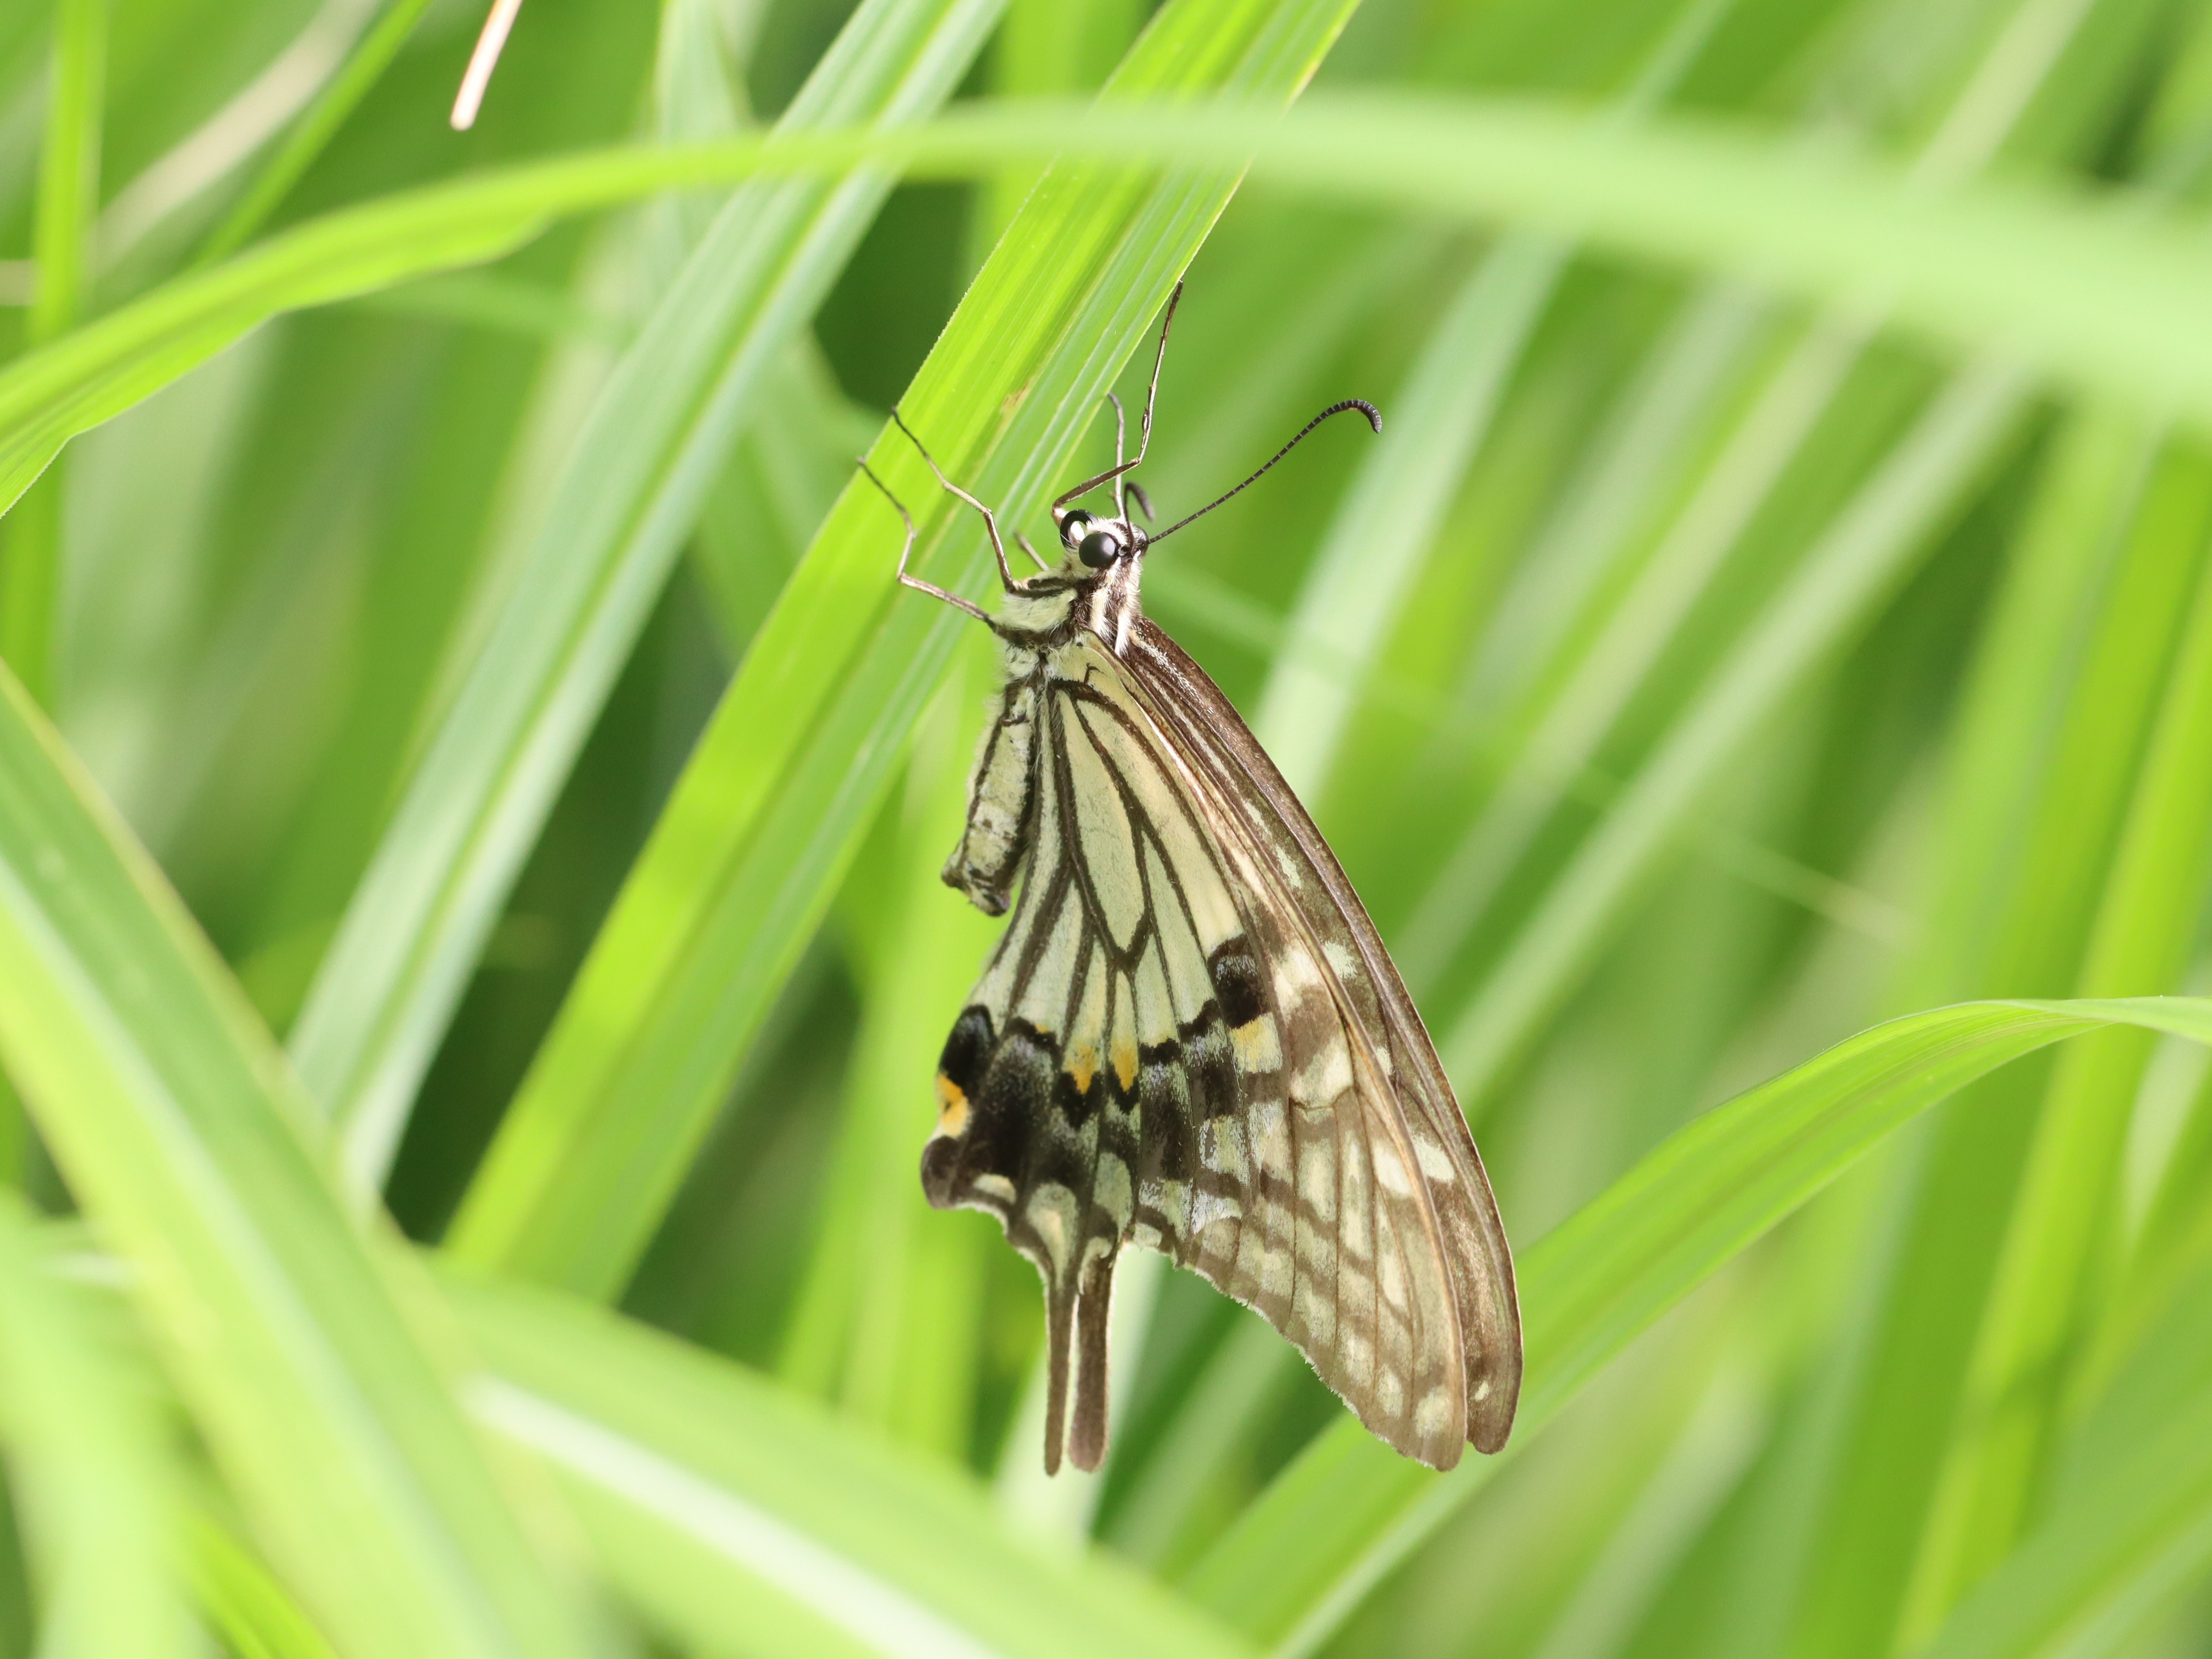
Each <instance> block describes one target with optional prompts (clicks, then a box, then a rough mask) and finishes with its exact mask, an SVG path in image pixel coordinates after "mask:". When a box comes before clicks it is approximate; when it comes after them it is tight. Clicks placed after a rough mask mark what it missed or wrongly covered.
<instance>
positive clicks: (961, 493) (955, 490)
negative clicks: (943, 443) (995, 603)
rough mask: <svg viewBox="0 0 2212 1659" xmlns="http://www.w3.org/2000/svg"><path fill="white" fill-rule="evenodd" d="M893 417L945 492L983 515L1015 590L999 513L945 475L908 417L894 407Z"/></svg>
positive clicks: (1004, 579)
mask: <svg viewBox="0 0 2212 1659" xmlns="http://www.w3.org/2000/svg"><path fill="white" fill-rule="evenodd" d="M891 419H893V420H894V421H896V422H898V429H899V430H900V431H902V432H903V433H905V434H906V435H907V438H908V441H910V442H911V443H912V444H913V445H914V447H915V448H916V449H918V450H921V459H923V460H925V461H927V462H928V463H929V470H930V471H932V472H934V473H935V474H936V475H937V482H938V483H940V484H942V485H944V486H945V494H946V495H951V496H954V497H956V498H957V499H958V500H960V501H965V502H967V503H968V505H969V506H970V507H974V508H975V510H976V511H977V512H978V513H981V514H982V515H983V528H984V529H985V530H987V531H988V532H990V535H991V551H992V553H993V554H994V556H996V557H997V559H998V561H999V581H1000V585H1001V586H1004V587H1005V589H1006V592H1009V593H1011V592H1013V591H1014V568H1013V566H1012V565H1011V564H1008V563H1007V562H1006V543H1005V542H1004V541H1002V540H1001V539H1000V536H999V515H998V514H997V513H994V512H993V511H992V510H991V509H990V508H989V507H986V506H984V505H983V503H982V502H981V501H977V500H976V499H975V497H974V496H973V495H969V493H968V492H967V491H966V490H964V489H962V488H961V487H960V486H959V485H958V484H957V483H953V482H952V480H951V479H950V478H948V477H945V469H944V468H943V467H941V466H939V465H938V464H937V457H935V456H934V455H933V454H931V453H929V450H928V448H927V446H925V445H924V444H923V443H922V441H921V439H919V438H917V437H915V435H914V428H912V427H910V426H908V424H907V423H906V417H905V416H903V415H901V414H900V413H899V412H898V410H896V409H894V410H891Z"/></svg>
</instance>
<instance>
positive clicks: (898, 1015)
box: [779, 637, 998, 1462]
mask: <svg viewBox="0 0 2212 1659" xmlns="http://www.w3.org/2000/svg"><path fill="white" fill-rule="evenodd" d="M963 654H964V657H965V660H964V661H963V662H962V663H959V664H957V665H956V666H955V669H954V671H953V673H952V674H951V677H950V678H948V679H947V681H946V684H945V689H944V690H943V691H942V692H941V693H940V694H939V698H938V701H937V702H936V704H935V706H934V707H933V709H932V711H931V713H930V714H929V715H928V716H927V719H926V722H925V727H926V729H925V731H924V732H923V733H922V734H921V741H918V742H917V743H916V744H915V757H914V760H913V762H912V763H911V764H910V765H909V767H908V782H907V792H906V799H905V800H904V802H903V803H902V811H900V814H899V816H900V819H901V822H900V824H899V826H898V833H897V836H896V838H895V840H894V842H893V845H895V846H896V848H897V851H896V856H895V859H894V867H895V870H896V875H895V877H894V878H893V879H892V880H891V881H890V883H889V884H887V888H886V900H887V903H886V908H887V910H888V914H887V915H882V916H880V917H879V918H877V919H876V925H875V926H874V927H873V928H872V930H871V931H872V933H873V937H872V938H871V939H866V940H865V941H863V942H862V945H861V949H860V957H861V960H862V967H861V971H862V973H863V974H864V975H865V983H866V991H865V1003H864V1014H863V1018H862V1024H861V1028H860V1035H859V1036H858V1038H857V1039H856V1040H855V1042H854V1053H853V1059H852V1065H851V1070H850V1073H848V1078H847V1080H846V1088H845V1108H844V1110H845V1121H844V1122H843V1124H842V1127H841V1128H840V1131H839V1137H838V1141H837V1145H836V1149H835V1150H834V1151H833V1152H832V1153H831V1156H830V1160H829V1169H828V1170H827V1172H826V1173H825V1174H824V1176H823V1202H822V1206H821V1211H820V1214H819V1217H818V1218H817V1223H816V1240H815V1245H814V1249H813V1251H812V1253H811V1255H810V1257H809V1259H808V1263H807V1268H806V1273H805V1279H803V1280H802V1281H801V1286H800V1289H799V1294H798V1297H797V1301H796V1304H795V1305H794V1307H793V1311H792V1314H791V1317H790V1322H789V1324H788V1326H787V1331H786V1335H785V1340H784V1345H783V1353H782V1358H781V1363H780V1364H779V1370H781V1372H782V1373H783V1374H784V1376H786V1377H787V1378H788V1379H789V1380H791V1381H793V1382H794V1383H798V1384H799V1385H800V1386H802V1387H807V1386H810V1385H811V1388H812V1389H813V1391H815V1392H817V1393H820V1394H823V1395H826V1396H827V1397H829V1398H830V1399H833V1400H835V1401H837V1402H838V1403H839V1404H841V1405H842V1407H843V1408H844V1410H845V1411H846V1412H847V1413H848V1414H849V1415H851V1416H853V1417H855V1418H857V1419H860V1421H862V1422H866V1423H872V1424H874V1425H877V1426H878V1427H879V1428H881V1429H883V1430H884V1431H887V1432H889V1433H890V1434H891V1435H893V1436H895V1437H897V1438H899V1439H901V1440H903V1441H905V1442H906V1443H908V1444H912V1445H917V1446H923V1447H927V1448H928V1449H932V1450H934V1451H936V1452H937V1453H939V1455H942V1456H944V1457H945V1459H946V1460H947V1461H948V1462H960V1461H962V1460H963V1458H964V1457H965V1455H966V1453H967V1449H968V1443H969V1437H970V1429H971V1427H972V1425H973V1419H974V1404H975V1401H974V1394H975V1368H976V1358H977V1353H978V1350H979V1348H980V1346H981V1337H980V1330H981V1324H980V1313H981V1308H980V1303H981V1290H982V1285H981V1272H982V1269H983V1265H984V1263H983V1259H982V1257H981V1255H980V1254H979V1252H978V1247H979V1246H981V1247H983V1248H990V1247H991V1240H990V1237H989V1231H990V1229H989V1224H988V1222H987V1221H986V1222H985V1223H984V1224H983V1225H982V1226H981V1228H980V1229H979V1228H977V1227H975V1226H973V1225H967V1221H968V1218H960V1219H957V1220H951V1221H950V1225H945V1222H946V1221H947V1220H948V1219H949V1218H939V1217H938V1216H936V1215H935V1214H934V1213H933V1212H932V1211H931V1209H930V1207H929V1205H928V1201H927V1200H926V1199H925V1198H924V1197H923V1196H922V1193H921V1185H920V1183H919V1182H916V1181H915V1157H916V1156H917V1154H916V1152H915V1148H916V1147H917V1146H919V1144H920V1142H921V1138H922V1136H923V1135H924V1134H925V1133H927V1125H928V1121H929V1119H928V1111H929V1108H928V1102H927V1096H926V1095H925V1094H923V1093H921V1092H920V1091H917V1090H916V1089H915V1086H914V1085H915V1079H921V1078H927V1077H928V1076H929V1075H930V1073H931V1072H932V1070H933V1068H934V1067H935V1066H936V1063H937V1056H938V1054H939V1051H940V1050H942V1048H944V1046H945V1032H947V1031H948V1030H951V1028H952V1021H953V1019H954V1018H955V1017H956V1016H957V1014H958V1013H959V1012H960V1008H961V1005H962V1003H963V1001H964V1000H966V998H967V995H968V987H969V984H970V983H971V982H972V981H973V980H974V978H975V973H976V969H977V968H978V967H979V965H980V964H981V963H982V961H983V959H984V957H985V956H986V955H987V954H988V952H989V950H990V946H991V941H992V939H993V938H994V936H995V935H996V933H997V931H998V928H997V925H996V924H995V923H994V921H991V920H990V919H989V918H987V917H986V916H984V915H981V913H980V912H978V911H977V910H975V908H974V907H972V906H970V905H966V904H961V903H957V902H945V900H946V899H947V898H948V897H949V895H947V894H946V893H945V891H944V890H943V888H942V887H941V886H940V884H939V883H938V881H937V879H936V877H937V872H938V870H939V866H942V864H943V863H944V861H945V849H946V848H949V847H951V845H952V844H953V843H954V842H956V841H957V840H958V839H959V834H960V824H961V819H962V817H963V813H964V811H965V809H966V806H967V796H968V774H969V768H970V766H971V765H972V763H973V759H974V748H975V714H976V711H977V710H978V709H979V708H982V707H983V705H984V702H985V701H986V697H987V690H988V687H989V684H990V680H991V668H992V664H991V660H990V654H989V647H988V644H987V641H985V640H983V639H982V638H981V637H978V638H975V639H971V640H969V641H966V642H965V644H964V647H963Z"/></svg>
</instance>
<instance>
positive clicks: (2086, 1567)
mask: <svg viewBox="0 0 2212 1659" xmlns="http://www.w3.org/2000/svg"><path fill="white" fill-rule="evenodd" d="M2207 1561H2212V1400H2207V1399H2204V1398H2203V1397H2201V1396H2200V1397H2199V1398H2198V1399H2197V1401H2195V1402H2194V1404H2193V1405H2192V1406H2191V1407H2188V1408H2186V1409H2185V1410H2183V1411H2181V1412H2179V1413H2176V1414H2175V1416H2174V1417H2173V1418H2172V1419H2171V1420H2170V1421H2167V1422H2165V1423H2163V1424H2160V1425H2158V1429H2157V1431H2156V1432H2154V1433H2152V1434H2148V1435H2146V1436H2145V1437H2143V1439H2142V1443H2140V1444H2139V1445H2137V1446H2136V1447H2134V1448H2132V1449H2130V1454H2129V1455H2127V1456H2125V1457H2124V1458H2121V1459H2118V1460H2117V1461H2115V1462H2113V1463H2112V1465H2110V1466H2109V1467H2108V1468H2106V1469H2104V1470H2102V1471H2101V1472H2100V1478H2099V1479H2097V1480H2094V1481H2091V1482H2086V1483H2084V1484H2083V1486H2081V1487H2080V1488H2078V1489H2077V1490H2075V1492H2073V1493H2072V1494H2071V1501H2069V1503H2068V1504H2066V1505H2065V1507H2064V1508H2063V1509H2062V1510H2057V1512H2055V1513H2054V1514H2053V1515H2052V1516H2051V1517H2050V1520H2049V1522H2048V1523H2047V1524H2046V1525H2045V1527H2043V1528H2041V1529H2040V1530H2039V1531H2037V1532H2035V1533H2033V1534H2030V1535H2029V1536H2028V1537H2027V1539H2025V1540H2024V1541H2022V1542H2021V1546H2020V1547H2019V1548H2018V1549H2016V1550H2015V1551H2014V1552H2013V1553H2012V1554H2011V1555H2010V1556H2009V1557H2008V1558H2007V1559H2006V1560H2005V1562H2004V1564H2003V1565H2002V1566H2000V1567H1999V1568H1998V1569H1997V1570H1996V1571H1994V1572H1992V1573H1991V1574H1990V1576H1989V1577H1987V1578H1986V1579H1985V1580H1984V1581H1983V1583H1981V1584H1980V1585H1979V1586H1978V1588H1977V1589H1975V1590H1974V1591H1973V1593H1972V1595H1968V1596H1967V1597H1966V1600H1965V1601H1962V1602H1961V1603H1960V1606H1959V1607H1958V1610H1957V1611H1956V1612H1955V1613H1953V1614H1952V1616H1951V1618H1950V1619H1949V1620H1948V1622H1946V1623H1945V1625H1944V1626H1943V1627H1942V1630H1941V1631H1940V1632H1938V1633H1937V1635H1936V1638H1935V1640H1934V1641H1933V1642H1931V1643H1929V1644H1928V1645H1926V1646H1923V1647H1920V1648H1917V1649H1916V1650H1915V1651H1916V1652H1917V1654H1918V1655H1919V1656H1921V1659H2031V1656H2038V1655H2053V1656H2056V1655H2058V1654H2062V1653H2099V1652H2112V1651H2116V1650H2121V1649H2120V1643H2121V1639H2122V1638H2124V1637H2126V1636H2127V1635H2128V1634H2129V1633H2130V1630H2131V1627H2132V1626H2134V1625H2135V1624H2136V1621H2137V1620H2139V1619H2140V1618H2141V1617H2142V1614H2143V1613H2146V1612H2148V1611H2151V1610H2154V1608H2155V1607H2156V1606H2157V1604H2158V1601H2159V1600H2160V1598H2161V1597H2162V1596H2165V1595H2170V1594H2172V1593H2173V1592H2174V1591H2176V1590H2179V1589H2183V1588H2184V1587H2185V1586H2186V1585H2187V1584H2188V1583H2190V1582H2191V1580H2192V1579H2194V1578H2196V1577H2199V1576H2201V1575H2202V1573H2203V1570H2204V1565H2205V1563H2206V1562H2207Z"/></svg>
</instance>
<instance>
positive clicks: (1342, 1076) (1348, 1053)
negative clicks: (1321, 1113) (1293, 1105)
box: [1297, 1042, 1352, 1106]
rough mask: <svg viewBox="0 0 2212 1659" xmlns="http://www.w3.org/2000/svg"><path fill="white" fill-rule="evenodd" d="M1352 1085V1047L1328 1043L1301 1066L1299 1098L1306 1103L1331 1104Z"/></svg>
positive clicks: (1298, 1075) (1302, 1103)
mask: <svg viewBox="0 0 2212 1659" xmlns="http://www.w3.org/2000/svg"><path fill="white" fill-rule="evenodd" d="M1351 1087H1352V1050H1351V1048H1349V1047H1348V1046H1347V1045H1346V1044H1345V1043H1342V1042H1324V1043H1323V1044H1322V1046H1321V1047H1320V1048H1318V1049H1316V1051H1315V1053H1314V1054H1313V1057H1312V1058H1311V1059H1310V1060H1307V1061H1306V1063H1305V1064H1304V1066H1300V1067H1299V1068H1298V1074H1297V1099H1298V1103H1299V1104H1300V1105H1304V1106H1327V1105H1328V1104H1330V1103H1332V1102H1334V1100H1335V1099H1336V1097H1338V1096H1340V1095H1341V1094H1342V1093H1344V1091H1346V1090H1347V1089H1349V1088H1351Z"/></svg>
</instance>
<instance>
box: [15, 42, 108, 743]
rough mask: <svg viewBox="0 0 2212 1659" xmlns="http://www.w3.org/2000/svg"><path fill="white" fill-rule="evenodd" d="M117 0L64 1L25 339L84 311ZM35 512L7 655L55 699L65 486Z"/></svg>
mask: <svg viewBox="0 0 2212 1659" xmlns="http://www.w3.org/2000/svg"><path fill="white" fill-rule="evenodd" d="M107 4H108V0H59V3H58V4H57V5H56V6H55V8H54V44H53V50H52V55H51V58H50V64H49V68H48V70H47V87H46V136H45V141H44V142H43V143H42V144H41V145H40V150H39V192H38V201H37V205H36V208H35V210H34V211H33V216H32V235H31V246H32V252H33V258H34V259H35V261H36V267H37V272H38V287H37V289H36V291H35V292H34V293H33V295H32V299H31V310H30V315H29V317H28V319H27V328H26V330H25V337H26V339H27V342H28V343H30V344H31V345H33V346H34V347H35V346H38V345H40V344H43V343H46V341H49V340H52V339H54V338H55V337H58V336H59V335H62V334H64V333H66V332H68V331H69V330H70V328H71V327H72V326H73V325H75V324H76V320H77V318H78V316H79V314H80V313H82V311H83V309H84V306H85V298H86V288H87V272H86V267H87V264H88V260H89V256H90V253H91V241H92V222H93V218H94V215H95V214H97V213H98V212H99V210H100V123H101V118H102V115H103V112H104V106H105V103H106V86H107ZM29 506H30V510H29V511H28V512H26V513H21V514H11V515H10V516H9V520H8V523H7V525H6V526H5V534H4V537H0V551H4V555H5V556H4V558H0V657H5V658H6V659H7V660H8V665H9V667H11V668H13V669H14V670H15V674H16V677H17V678H19V679H21V681H22V682H23V684H25V685H27V686H28V687H29V688H30V690H31V695H32V696H34V697H36V698H37V699H38V700H39V702H40V703H41V704H43V705H45V706H46V707H49V708H51V707H52V703H53V696H54V612H55V607H56V606H57V605H58V603H59V601H60V596H61V548H62V480H61V478H60V477H58V476H57V477H54V478H52V479H51V480H49V481H48V482H47V483H46V488H45V489H42V490H41V491H40V494H39V497H38V499H37V500H36V501H33V502H31V503H30V504H29Z"/></svg>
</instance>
